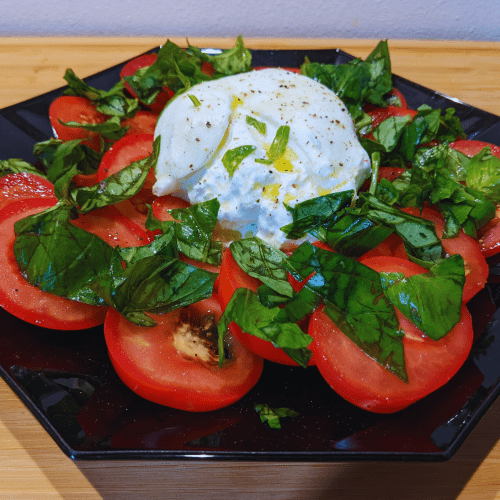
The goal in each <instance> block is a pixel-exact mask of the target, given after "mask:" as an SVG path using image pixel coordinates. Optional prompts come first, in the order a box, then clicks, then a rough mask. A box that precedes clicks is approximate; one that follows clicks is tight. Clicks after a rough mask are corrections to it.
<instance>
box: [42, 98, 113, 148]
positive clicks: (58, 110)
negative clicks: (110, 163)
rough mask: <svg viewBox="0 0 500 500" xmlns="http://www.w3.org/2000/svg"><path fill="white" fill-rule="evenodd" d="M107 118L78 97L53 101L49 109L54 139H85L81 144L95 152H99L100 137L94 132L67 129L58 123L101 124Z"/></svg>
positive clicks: (74, 128)
mask: <svg viewBox="0 0 500 500" xmlns="http://www.w3.org/2000/svg"><path fill="white" fill-rule="evenodd" d="M108 118H109V117H108V116H107V115H105V114H103V113H100V112H99V111H97V110H96V109H95V106H94V104H92V102H91V101H90V100H89V99H86V98H85V97H79V96H70V95H63V96H61V97H58V98H57V99H55V100H54V101H53V102H52V104H51V105H50V108H49V119H50V124H51V125H52V128H53V129H54V132H55V134H56V137H57V138H59V139H61V140H62V141H70V140H73V139H85V141H83V144H86V145H87V146H89V147H91V148H92V149H94V150H95V151H99V150H100V136H99V134H98V133H96V132H92V131H90V130H85V129H83V128H78V127H67V126H66V125H62V124H61V123H59V120H61V121H63V122H70V121H72V122H78V123H84V124H91V123H103V122H105V121H106V120H107V119H108Z"/></svg>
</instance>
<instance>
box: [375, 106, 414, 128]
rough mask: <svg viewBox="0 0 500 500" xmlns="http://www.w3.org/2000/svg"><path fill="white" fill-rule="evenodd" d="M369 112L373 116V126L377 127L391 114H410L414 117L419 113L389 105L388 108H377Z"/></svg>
mask: <svg viewBox="0 0 500 500" xmlns="http://www.w3.org/2000/svg"><path fill="white" fill-rule="evenodd" d="M368 114H369V115H370V116H371V117H372V127H373V128H376V127H377V126H378V125H380V124H381V123H382V122H383V121H384V120H387V118H389V117H390V116H409V117H411V118H413V117H414V116H415V115H416V114H417V111H415V110H413V109H408V108H400V107H398V106H391V105H389V106H387V108H376V109H374V110H372V111H369V112H368Z"/></svg>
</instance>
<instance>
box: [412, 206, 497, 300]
mask: <svg viewBox="0 0 500 500" xmlns="http://www.w3.org/2000/svg"><path fill="white" fill-rule="evenodd" d="M402 210H403V212H406V213H409V214H413V215H416V216H418V217H422V218H423V219H427V220H430V221H432V222H433V223H434V226H435V227H436V234H437V236H438V238H440V239H441V243H442V245H443V248H444V250H445V252H446V253H447V254H448V255H455V254H460V255H461V256H462V257H463V259H464V264H465V286H464V294H463V296H462V300H463V302H464V303H467V302H468V301H469V300H470V299H471V298H472V297H474V295H476V293H478V292H479V291H480V290H482V289H483V288H484V286H485V284H486V280H487V279H488V275H489V267H488V263H487V262H486V259H485V257H484V255H483V254H482V252H481V249H480V247H479V245H478V243H477V242H476V240H475V239H474V238H471V237H470V236H468V235H467V234H465V233H464V232H463V231H460V234H459V235H458V236H457V237H456V238H442V236H443V230H444V219H443V217H442V216H441V214H440V213H439V212H437V211H436V210H433V209H432V208H428V207H424V209H423V210H422V212H420V210H418V209H416V208H411V207H409V208H403V209H402Z"/></svg>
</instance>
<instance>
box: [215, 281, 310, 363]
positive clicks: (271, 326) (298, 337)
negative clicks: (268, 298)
mask: <svg viewBox="0 0 500 500" xmlns="http://www.w3.org/2000/svg"><path fill="white" fill-rule="evenodd" d="M280 311H281V309H280V308H279V307H272V308H267V307H265V306H264V305H262V304H261V303H260V301H259V298H258V295H257V293H256V292H254V291H252V290H249V289H248V288H238V289H236V291H235V292H234V294H233V296H232V297H231V300H230V301H229V303H228V305H227V306H226V309H225V310H224V313H223V314H222V317H221V319H220V320H219V325H218V331H219V352H220V353H221V356H223V350H221V349H220V347H221V344H223V341H224V336H225V333H226V331H227V328H228V326H229V323H231V322H232V321H234V322H235V323H237V324H238V325H239V326H240V328H241V329H242V330H243V331H244V332H246V333H249V334H250V335H254V336H255V337H258V338H260V339H263V340H267V341H270V342H272V343H273V345H274V346H275V347H277V348H281V349H283V350H284V351H285V352H286V353H287V354H288V356H290V357H291V359H293V360H294V361H296V362H297V363H298V364H299V365H301V366H303V367H305V366H307V363H308V362H309V360H310V358H311V356H312V353H311V351H310V350H309V349H308V348H307V346H308V345H309V344H310V343H311V342H312V340H313V339H312V337H310V336H309V335H307V334H306V333H304V332H303V331H302V330H301V329H300V327H299V326H298V325H297V324H296V323H288V322H285V323H282V322H280V321H279V320H277V316H278V315H279V314H280ZM222 361H223V358H222V357H220V358H219V363H220V364H222Z"/></svg>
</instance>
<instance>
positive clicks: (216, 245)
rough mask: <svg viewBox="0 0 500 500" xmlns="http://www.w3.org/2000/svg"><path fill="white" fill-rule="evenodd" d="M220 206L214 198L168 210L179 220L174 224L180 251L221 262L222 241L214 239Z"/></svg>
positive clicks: (210, 261)
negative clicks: (186, 206)
mask: <svg viewBox="0 0 500 500" xmlns="http://www.w3.org/2000/svg"><path fill="white" fill-rule="evenodd" d="M219 207H220V204H219V200H218V199H217V198H214V199H212V200H209V201H205V202H201V203H197V204H195V205H192V206H190V207H188V208H183V209H181V208H179V209H173V210H169V211H168V212H169V213H170V215H172V217H173V218H174V219H175V220H176V221H178V222H177V224H175V226H174V231H175V237H176V239H177V246H178V249H179V251H180V252H182V253H183V254H184V255H185V256H186V257H189V258H192V259H194V260H198V261H200V262H207V263H209V264H213V265H219V264H220V261H221V253H222V243H221V242H220V241H212V235H213V232H214V229H215V224H216V222H217V214H218V212H219Z"/></svg>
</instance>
